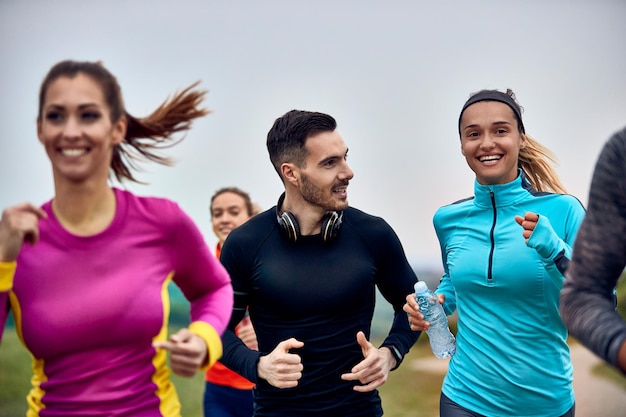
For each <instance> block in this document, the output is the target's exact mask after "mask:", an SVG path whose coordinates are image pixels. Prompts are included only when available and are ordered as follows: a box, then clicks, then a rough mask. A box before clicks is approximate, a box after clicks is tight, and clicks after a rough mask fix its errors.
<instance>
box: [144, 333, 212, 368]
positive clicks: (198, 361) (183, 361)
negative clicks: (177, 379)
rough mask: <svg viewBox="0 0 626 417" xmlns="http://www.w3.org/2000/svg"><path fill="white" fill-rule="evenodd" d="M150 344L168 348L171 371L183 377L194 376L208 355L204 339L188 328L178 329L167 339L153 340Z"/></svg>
mask: <svg viewBox="0 0 626 417" xmlns="http://www.w3.org/2000/svg"><path fill="white" fill-rule="evenodd" d="M152 346H153V347H155V348H157V349H159V348H160V349H166V350H169V351H170V366H171V367H172V371H173V372H174V373H175V374H177V375H180V376H184V377H192V376H194V375H195V374H196V372H197V371H198V369H199V368H200V367H201V366H202V364H204V363H205V361H206V359H207V355H208V353H207V346H206V343H205V342H204V339H202V338H201V337H200V336H198V335H196V334H194V333H192V332H191V331H189V329H180V330H179V331H178V332H176V333H175V334H173V335H171V336H170V340H169V341H162V342H154V343H153V344H152Z"/></svg>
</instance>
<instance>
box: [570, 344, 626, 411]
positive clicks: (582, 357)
mask: <svg viewBox="0 0 626 417" xmlns="http://www.w3.org/2000/svg"><path fill="white" fill-rule="evenodd" d="M570 349H571V354H572V362H573V363H574V392H575V393H576V417H625V416H626V390H625V389H624V388H622V387H620V386H619V385H616V384H613V383H611V382H610V381H609V380H608V379H606V378H602V377H598V376H595V375H593V373H592V370H593V368H594V366H596V365H597V364H599V363H601V362H602V361H601V360H600V359H599V358H598V357H597V356H595V355H594V354H593V353H591V351H589V350H588V349H587V348H585V347H584V346H582V345H573V346H571V348H570Z"/></svg>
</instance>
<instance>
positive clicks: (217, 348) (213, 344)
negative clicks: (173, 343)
mask: <svg viewBox="0 0 626 417" xmlns="http://www.w3.org/2000/svg"><path fill="white" fill-rule="evenodd" d="M189 330H190V331H191V332H192V333H194V334H196V335H198V336H200V337H201V338H202V340H204V343H206V346H207V349H208V354H207V360H206V362H205V363H204V364H203V365H202V366H201V367H200V370H201V371H206V370H207V369H209V368H210V367H211V366H213V364H214V363H215V362H217V360H218V359H219V358H221V357H222V338H221V337H220V335H219V334H218V333H217V331H216V330H215V328H214V327H213V326H211V325H210V324H209V323H207V322H204V321H194V322H193V323H191V324H189Z"/></svg>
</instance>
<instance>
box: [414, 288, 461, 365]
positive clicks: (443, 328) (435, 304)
mask: <svg viewBox="0 0 626 417" xmlns="http://www.w3.org/2000/svg"><path fill="white" fill-rule="evenodd" d="M415 296H416V298H417V303H418V304H419V307H420V312H421V313H422V314H423V315H424V320H425V321H427V322H429V323H430V327H429V328H428V330H426V334H428V339H429V340H430V348H431V349H432V351H433V353H434V354H435V356H436V357H438V358H449V357H450V356H452V355H454V352H456V340H455V339H454V335H453V334H452V332H450V328H449V327H448V318H447V317H446V313H445V311H444V310H443V306H442V305H441V304H439V300H438V298H437V295H436V294H435V293H433V292H432V291H430V290H429V289H428V285H426V283H425V282H424V281H418V282H417V283H416V284H415Z"/></svg>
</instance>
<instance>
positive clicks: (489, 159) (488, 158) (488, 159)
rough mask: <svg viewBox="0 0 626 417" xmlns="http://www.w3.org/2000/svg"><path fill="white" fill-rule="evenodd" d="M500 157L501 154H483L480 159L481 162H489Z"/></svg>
mask: <svg viewBox="0 0 626 417" xmlns="http://www.w3.org/2000/svg"><path fill="white" fill-rule="evenodd" d="M500 158H502V156H500V155H485V156H481V157H480V158H478V160H479V161H480V162H487V161H498V160H499V159H500Z"/></svg>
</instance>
